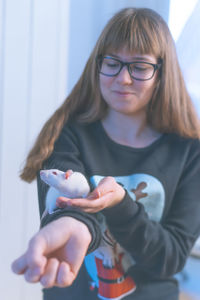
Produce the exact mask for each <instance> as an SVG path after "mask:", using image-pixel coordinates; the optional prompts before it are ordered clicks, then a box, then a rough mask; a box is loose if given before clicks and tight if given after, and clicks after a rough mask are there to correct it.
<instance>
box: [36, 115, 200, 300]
mask: <svg viewBox="0 0 200 300" xmlns="http://www.w3.org/2000/svg"><path fill="white" fill-rule="evenodd" d="M43 168H45V169H51V168H57V169H60V170H62V171H66V170H68V169H72V170H74V171H79V172H82V173H83V174H85V176H86V177H87V179H88V182H90V185H91V188H94V187H96V186H97V185H98V183H99V181H100V180H101V179H102V178H103V177H105V176H113V177H114V178H115V179H116V181H117V182H118V183H120V184H121V185H122V186H123V187H124V188H125V190H126V195H125V197H124V199H123V201H122V202H121V203H120V204H118V205H116V206H115V207H112V208H109V209H105V210H103V211H102V212H100V213H98V214H87V213H84V212H81V211H80V210H79V209H77V208H66V209H59V210H57V211H56V212H55V213H53V214H52V215H47V216H46V217H45V218H43V219H42V223H41V226H45V225H46V224H48V223H49V222H51V221H52V220H55V219H56V218H60V217H61V216H72V217H74V218H76V219H78V220H80V221H82V222H84V223H85V224H86V225H87V226H88V228H89V230H90V232H91V235H92V242H91V244H90V247H89V250H88V255H87V256H86V258H85V262H84V264H83V266H82V268H81V270H80V272H79V275H78V277H77V279H76V280H75V282H74V283H73V285H72V286H71V287H69V288H51V289H44V299H45V300H54V299H56V300H69V299H77V300H82V299H84V300H86V299H87V300H95V299H115V300H117V299H118V300H120V299H127V300H129V299H135V300H143V299H147V298H148V299H149V300H151V299H152V300H156V299H159V300H160V299H162V300H172V299H174V300H175V299H178V285H177V282H176V280H175V279H174V278H173V275H174V274H176V273H177V272H179V271H181V270H182V268H183V266H184V264H185V262H186V259H187V257H188V255H189V253H190V251H191V248H192V246H193V244H194V242H195V240H196V238H197V237H198V235H199V234H200V197H199V195H200V142H199V141H198V140H194V139H186V138H182V137H180V136H178V135H176V134H163V135H162V136H161V137H160V138H159V139H158V140H156V141H155V142H153V143H152V144H151V145H149V146H147V147H144V148H133V147H129V146H124V145H121V144H118V143H116V142H114V141H113V140H111V139H110V138H109V136H108V135H107V134H106V132H105V130H104V128H103V126H102V124H101V122H100V121H97V122H95V123H91V124H80V123H77V122H72V121H71V122H70V121H69V122H68V123H67V124H65V126H64V128H63V130H62V132H61V134H60V136H59V138H58V140H57V141H56V143H55V147H54V151H53V153H52V155H51V156H50V158H49V159H47V160H46V161H45V162H44V165H43ZM47 189H48V187H47V185H45V183H43V182H41V180H40V179H39V177H38V196H39V207H40V215H42V213H43V211H44V210H45V196H46V192H47Z"/></svg>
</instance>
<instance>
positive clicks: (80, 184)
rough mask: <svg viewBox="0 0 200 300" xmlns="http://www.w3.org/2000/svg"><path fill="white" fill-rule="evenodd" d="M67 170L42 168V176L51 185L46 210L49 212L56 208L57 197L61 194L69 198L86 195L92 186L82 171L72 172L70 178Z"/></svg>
mask: <svg viewBox="0 0 200 300" xmlns="http://www.w3.org/2000/svg"><path fill="white" fill-rule="evenodd" d="M65 174H66V173H65V172H62V171H60V170H57V169H50V170H41V171H40V178H41V179H42V180H43V181H44V182H45V183H46V184H48V185H49V186H50V188H49V190H48V192H47V195H46V210H45V212H48V213H49V214H51V213H53V211H54V209H55V208H56V199H57V198H58V197H60V196H64V197H67V198H82V197H86V196H87V195H88V193H89V192H90V187H89V184H88V182H87V179H86V178H85V176H84V175H83V174H82V173H80V172H73V171H71V172H70V175H69V177H68V178H66V176H65Z"/></svg>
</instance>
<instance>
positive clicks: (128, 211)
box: [102, 189, 139, 225]
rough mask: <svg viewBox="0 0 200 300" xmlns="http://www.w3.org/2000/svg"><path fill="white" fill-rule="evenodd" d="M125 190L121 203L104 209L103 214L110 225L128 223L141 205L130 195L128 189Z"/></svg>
mask: <svg viewBox="0 0 200 300" xmlns="http://www.w3.org/2000/svg"><path fill="white" fill-rule="evenodd" d="M125 192H126V193H125V196H124V198H123V200H122V201H121V202H120V203H119V204H117V205H115V206H113V207H111V208H106V209H104V210H103V211H102V213H103V215H104V216H105V217H106V221H107V223H108V224H110V225H120V224H122V223H126V222H127V221H129V219H130V218H133V217H134V216H135V215H136V214H137V212H138V209H139V207H138V205H137V202H135V201H134V200H133V199H132V198H131V197H130V195H129V193H128V192H127V190H126V189H125Z"/></svg>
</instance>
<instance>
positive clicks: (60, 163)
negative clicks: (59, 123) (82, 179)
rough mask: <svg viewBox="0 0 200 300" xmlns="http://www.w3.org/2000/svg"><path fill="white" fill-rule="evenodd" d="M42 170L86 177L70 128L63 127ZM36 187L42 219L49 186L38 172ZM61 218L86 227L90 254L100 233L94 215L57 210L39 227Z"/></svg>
mask: <svg viewBox="0 0 200 300" xmlns="http://www.w3.org/2000/svg"><path fill="white" fill-rule="evenodd" d="M43 169H59V170H61V171H66V170H68V169H72V170H73V171H78V172H81V173H83V174H84V175H85V176H86V171H85V168H84V166H83V163H82V162H81V159H80V151H79V145H78V141H77V139H76V136H75V135H74V134H73V131H72V130H71V128H70V126H64V128H63V130H62V132H61V134H60V136H59V138H58V140H57V141H56V143H55V146H54V151H53V153H52V154H51V156H50V157H49V158H48V159H47V160H46V161H45V162H44V163H43ZM86 177H87V176H86ZM37 187H38V200H39V210H40V217H42V214H43V212H44V211H45V199H46V194H47V191H48V189H49V186H48V185H47V184H45V183H44V182H43V181H42V180H41V179H40V176H39V172H38V174H37ZM63 216H70V217H73V218H75V219H77V220H79V221H81V222H83V223H84V224H86V225H87V227H88V229H89V231H90V233H91V236H92V241H91V243H90V246H89V249H88V252H91V251H93V250H95V249H96V248H97V247H98V245H99V243H100V239H101V231H100V227H99V224H98V222H97V220H96V217H95V214H87V213H85V212H82V211H81V210H79V209H75V208H72V207H71V208H70V207H67V208H63V209H58V210H56V211H55V212H54V213H53V214H50V215H49V214H47V215H46V216H45V217H43V218H42V220H41V227H43V226H45V225H47V224H48V223H49V222H52V221H54V220H56V219H58V218H60V217H63Z"/></svg>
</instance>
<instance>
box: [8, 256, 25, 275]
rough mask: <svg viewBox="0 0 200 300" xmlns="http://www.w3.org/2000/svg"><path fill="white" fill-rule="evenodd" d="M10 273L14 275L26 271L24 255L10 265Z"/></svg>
mask: <svg viewBox="0 0 200 300" xmlns="http://www.w3.org/2000/svg"><path fill="white" fill-rule="evenodd" d="M11 268H12V271H13V272H14V273H16V274H24V272H25V271H26V269H27V261H26V254H23V255H22V256H20V257H19V258H18V259H16V260H15V261H14V262H13V263H12V265H11Z"/></svg>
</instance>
